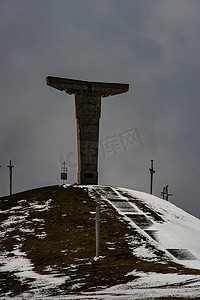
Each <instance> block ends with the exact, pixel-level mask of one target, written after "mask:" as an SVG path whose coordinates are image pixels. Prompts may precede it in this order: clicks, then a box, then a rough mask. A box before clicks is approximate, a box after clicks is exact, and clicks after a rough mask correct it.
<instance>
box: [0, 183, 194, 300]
mask: <svg viewBox="0 0 200 300" xmlns="http://www.w3.org/2000/svg"><path fill="white" fill-rule="evenodd" d="M84 188H85V189H86V190H88V191H89V192H90V193H91V192H92V191H96V192H97V193H99V195H101V197H102V199H104V200H105V201H108V202H109V203H110V204H112V205H113V207H114V208H115V209H116V210H117V212H118V213H119V214H120V215H121V216H123V217H124V219H125V220H126V221H129V224H130V225H131V226H133V227H134V228H136V229H137V230H138V232H140V233H141V234H143V235H145V236H146V237H147V238H149V240H150V242H151V243H152V244H154V245H156V247H157V248H158V249H162V251H165V253H166V256H168V257H169V259H171V260H173V261H175V262H176V263H179V264H182V265H184V266H186V267H189V268H196V269H200V220H198V219H197V218H195V217H193V216H191V215H190V214H188V213H186V212H184V211H183V210H182V209H180V208H177V207H176V206H175V205H173V204H171V203H169V202H167V201H165V200H162V199H160V198H158V197H155V196H152V195H149V194H146V193H143V192H137V191H133V190H130V189H125V188H120V187H118V188H114V187H107V186H84ZM121 200H122V201H121ZM132 200H134V201H132ZM50 201H51V200H49V201H47V202H46V206H43V207H41V206H37V205H36V204H35V206H34V208H35V209H37V210H42V209H45V210H47V209H49V206H48V204H49V203H50ZM137 201H138V202H142V203H144V204H145V206H146V207H148V208H149V210H152V211H153V212H155V213H156V214H157V215H158V216H160V218H161V220H162V221H156V220H155V218H153V215H152V214H150V213H149V212H148V211H144V210H143V209H142V207H141V206H137ZM131 207H132V209H131ZM13 209H15V210H17V209H20V207H18V208H17V207H14V208H13ZM131 215H139V216H141V215H144V216H145V218H146V219H145V220H149V224H148V222H147V223H146V226H144V228H142V227H141V226H140V225H137V224H136V223H135V222H134V221H133V220H132V219H131V218H130V216H131ZM20 221H21V220H16V219H12V220H11V219H9V220H7V223H6V222H4V223H3V225H4V226H5V228H7V230H9V228H8V225H9V224H8V223H9V222H10V223H15V222H20ZM35 221H36V220H35ZM148 230H151V231H152V232H153V233H154V238H152V237H151V236H150V235H149V234H147V231H148ZM167 249H168V250H169V249H187V251H188V252H189V253H190V254H191V255H193V259H178V258H176V257H175V256H174V255H171V254H170V252H169V251H168V250H167ZM133 251H134V254H136V255H137V256H138V257H142V258H144V259H149V260H151V261H154V260H156V257H154V253H153V252H152V253H151V252H150V250H149V249H147V248H146V247H145V244H144V245H141V246H140V247H139V248H138V249H134V250H133ZM14 254H15V259H14V258H13V257H5V256H4V255H2V257H1V258H2V260H0V262H1V263H2V266H1V268H0V269H1V271H17V272H18V277H20V279H23V278H25V279H26V278H30V277H31V278H34V279H35V280H36V281H35V282H34V283H33V287H34V288H35V297H34V296H33V294H32V293H31V291H30V292H29V291H27V292H24V293H23V295H21V296H19V297H18V296H16V297H15V299H16V300H17V299H28V298H32V299H36V298H37V299H41V292H42V289H46V290H48V289H49V288H51V287H52V286H53V287H56V286H59V285H60V284H61V283H63V282H64V281H65V280H66V279H67V278H65V277H62V276H59V277H58V276H57V274H53V272H52V275H50V274H49V275H48V276H47V275H40V274H38V273H36V272H34V271H33V266H32V264H31V262H30V261H29V260H28V259H27V258H26V254H25V253H22V252H20V245H19V248H18V249H15V253H14ZM132 274H134V275H138V276H139V278H137V279H135V280H133V281H132V282H129V283H126V284H122V285H116V286H114V287H111V288H107V289H102V290H101V291H96V292H92V293H82V294H79V295H78V296H77V295H64V296H57V297H51V299H150V298H153V299H155V298H157V297H162V296H163V297H164V296H165V297H175V296H183V297H184V296H185V297H187V296H188V297H193V298H197V297H198V296H199V295H200V276H199V275H191V274H190V275H180V274H176V273H175V274H158V273H154V272H149V273H144V272H138V271H136V270H133V272H132ZM0 298H1V297H0ZM42 298H43V299H47V298H48V299H49V297H47V298H45V296H44V295H43V296H42ZM1 299H11V298H10V297H9V296H7V297H3V298H1Z"/></svg>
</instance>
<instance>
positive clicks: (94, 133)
mask: <svg viewBox="0 0 200 300" xmlns="http://www.w3.org/2000/svg"><path fill="white" fill-rule="evenodd" d="M46 82H47V85H49V86H51V87H53V88H56V89H58V90H60V91H65V92H66V93H68V94H70V95H71V94H73V95H75V109H76V119H77V140H78V184H83V185H85V184H97V183H98V172H97V165H98V146H99V119H100V117H101V98H102V97H103V98H104V97H108V96H112V95H117V94H121V93H125V92H127V91H128V89H129V85H128V84H120V83H104V82H88V81H82V80H74V79H68V78H58V77H50V76H49V77H47V78H46Z"/></svg>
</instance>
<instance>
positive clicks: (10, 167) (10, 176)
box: [7, 160, 14, 195]
mask: <svg viewBox="0 0 200 300" xmlns="http://www.w3.org/2000/svg"><path fill="white" fill-rule="evenodd" d="M7 167H8V168H9V178H10V195H12V168H14V166H12V163H11V160H10V165H9V166H7Z"/></svg>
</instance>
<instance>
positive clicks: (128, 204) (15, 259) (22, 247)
mask: <svg viewBox="0 0 200 300" xmlns="http://www.w3.org/2000/svg"><path fill="white" fill-rule="evenodd" d="M97 206H99V207H100V218H101V230H100V257H99V258H96V257H95V220H94V218H95V210H96V207H97ZM199 225H200V221H199V220H198V219H196V218H195V217H193V216H191V215H190V214H188V213H186V212H184V211H183V210H181V209H179V208H177V207H176V206H174V205H173V204H171V203H169V202H167V201H164V200H162V199H159V198H157V197H155V196H151V195H148V194H146V193H142V192H136V191H132V190H128V189H123V188H116V187H108V186H72V185H66V186H50V187H44V188H39V189H35V190H30V191H25V192H22V193H18V194H15V195H12V196H7V197H2V198H0V229H1V233H0V234H1V246H0V247H1V248H0V251H1V255H0V296H1V298H2V299H9V298H10V297H14V298H15V299H28V298H30V297H32V298H34V297H35V298H40V297H41V298H40V299H45V297H47V298H49V299H54V298H55V299H57V298H59V299H61V297H63V298H62V299H81V298H82V297H84V298H86V299H89V298H91V299H102V297H103V299H106V297H111V296H112V297H114V298H113V299H116V298H117V297H118V296H119V299H130V298H123V297H130V295H133V294H134V295H137V297H138V298H137V299H145V298H140V297H144V291H143V294H142V293H141V292H142V289H143V288H144V290H145V293H147V294H146V295H147V297H149V295H151V293H152V296H154V297H155V295H157V296H158V297H161V296H166V295H167V296H168V298H169V296H173V299H175V298H174V295H177V296H188V298H189V297H192V298H194V297H196V296H197V295H198V292H199V293H200V289H199V286H200V243H199V237H200V226H199ZM150 281H151V283H150ZM170 287H171V289H170ZM153 288H154V289H156V291H157V290H158V291H160V293H158V294H155V291H154V290H153ZM150 289H151V290H150ZM165 290H166V293H167V292H168V294H166V293H164V291H165ZM172 292H173V293H175V294H172ZM149 293H150V294H149ZM77 295H78V296H77ZM102 295H103V296H102ZM5 297H6V298H5ZM98 297H100V298H98ZM109 299H110V298H109ZM132 299H136V298H134V296H132Z"/></svg>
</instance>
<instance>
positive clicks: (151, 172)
mask: <svg viewBox="0 0 200 300" xmlns="http://www.w3.org/2000/svg"><path fill="white" fill-rule="evenodd" d="M149 171H150V174H151V181H150V194H151V195H152V193H153V173H155V170H154V169H153V159H152V160H151V168H150V169H149Z"/></svg>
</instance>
